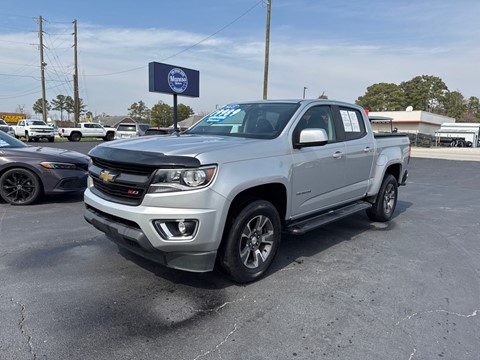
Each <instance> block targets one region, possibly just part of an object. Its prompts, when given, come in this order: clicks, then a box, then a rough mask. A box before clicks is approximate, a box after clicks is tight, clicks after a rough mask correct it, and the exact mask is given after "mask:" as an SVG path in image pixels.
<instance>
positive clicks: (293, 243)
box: [118, 201, 412, 289]
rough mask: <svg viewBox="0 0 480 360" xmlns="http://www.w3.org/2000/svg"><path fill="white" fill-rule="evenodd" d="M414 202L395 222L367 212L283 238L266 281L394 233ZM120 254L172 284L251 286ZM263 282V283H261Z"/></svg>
mask: <svg viewBox="0 0 480 360" xmlns="http://www.w3.org/2000/svg"><path fill="white" fill-rule="evenodd" d="M411 206H412V203H410V202H405V201H398V202H397V207H396V210H395V214H394V216H393V218H392V220H391V221H389V222H386V223H376V222H373V221H371V220H369V219H368V217H367V215H366V214H365V212H360V213H357V214H354V215H352V216H350V217H348V218H344V219H341V220H338V221H336V222H333V223H331V224H328V225H325V226H323V227H320V228H318V229H316V230H313V231H311V232H309V233H307V234H305V235H299V236H292V235H283V236H282V243H281V245H280V248H279V250H278V253H277V255H276V258H275V260H274V262H273V263H272V265H271V267H270V269H269V270H268V272H267V274H266V276H265V278H268V277H270V276H272V275H274V274H275V273H277V272H279V271H282V270H284V269H287V268H291V267H292V266H296V265H297V264H300V263H303V262H304V261H305V260H304V259H305V258H310V257H314V256H316V255H318V254H319V253H321V252H324V251H325V250H327V249H329V248H330V247H332V246H335V245H337V244H339V243H342V242H345V241H351V240H353V239H354V238H355V237H357V236H359V235H360V234H362V233H364V232H366V231H372V230H373V231H392V230H394V229H395V227H396V225H395V218H396V217H398V216H399V215H400V214H402V213H403V212H405V211H406V210H407V209H408V208H409V207H411ZM118 251H119V254H120V255H121V256H123V257H124V258H125V259H127V260H128V261H131V262H133V263H134V264H136V265H138V266H140V267H142V268H144V269H145V270H148V271H149V272H151V273H153V274H155V275H156V276H158V277H161V278H163V279H165V280H168V281H171V282H172V283H177V284H182V285H187V286H191V287H194V288H200V289H223V288H226V287H230V286H232V285H233V286H248V284H237V283H235V282H232V281H230V280H229V279H228V278H227V277H225V275H224V274H222V272H221V271H220V270H218V269H215V270H214V271H212V272H207V273H192V272H187V271H181V270H176V269H170V268H167V267H165V266H163V265H160V264H156V263H155V262H153V261H150V260H148V259H145V258H143V257H140V256H138V255H136V254H134V253H132V252H130V251H128V250H125V249H123V248H121V247H119V248H118ZM259 281H262V280H259Z"/></svg>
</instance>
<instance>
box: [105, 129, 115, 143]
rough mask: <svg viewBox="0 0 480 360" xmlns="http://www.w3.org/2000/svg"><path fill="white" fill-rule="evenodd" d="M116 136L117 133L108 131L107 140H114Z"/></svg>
mask: <svg viewBox="0 0 480 360" xmlns="http://www.w3.org/2000/svg"><path fill="white" fill-rule="evenodd" d="M114 138H115V133H114V132H112V131H110V132H108V133H107V136H105V141H112V140H113V139H114Z"/></svg>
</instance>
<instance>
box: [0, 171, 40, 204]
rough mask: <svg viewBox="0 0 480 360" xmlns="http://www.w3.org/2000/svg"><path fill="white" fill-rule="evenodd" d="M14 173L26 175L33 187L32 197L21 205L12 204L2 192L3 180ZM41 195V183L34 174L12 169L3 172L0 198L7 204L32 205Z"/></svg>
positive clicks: (0, 183) (0, 181) (0, 182)
mask: <svg viewBox="0 0 480 360" xmlns="http://www.w3.org/2000/svg"><path fill="white" fill-rule="evenodd" d="M15 172H21V173H23V174H25V175H27V176H28V177H30V179H31V180H32V182H33V183H34V185H35V192H34V194H33V196H32V197H30V199H28V200H27V201H25V202H22V203H15V202H12V201H11V200H10V199H9V198H8V197H7V196H6V195H5V194H4V192H3V182H4V180H5V178H7V177H8V176H9V175H10V174H11V173H15ZM41 194H42V184H41V181H40V179H39V178H38V177H37V175H35V173H33V172H32V171H30V170H27V169H15V168H14V169H10V170H7V171H5V172H4V173H3V174H2V176H1V177H0V196H1V197H2V199H3V200H5V201H6V202H7V203H9V204H11V205H30V204H32V203H34V202H35V201H37V200H38V198H39V197H40V195H41Z"/></svg>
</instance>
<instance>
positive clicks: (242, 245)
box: [218, 200, 281, 283]
mask: <svg viewBox="0 0 480 360" xmlns="http://www.w3.org/2000/svg"><path fill="white" fill-rule="evenodd" d="M227 231H228V232H227V233H226V234H225V238H224V239H223V243H222V246H221V248H220V252H219V259H218V260H219V266H220V267H221V268H222V269H223V270H224V271H225V272H226V273H227V274H228V275H229V276H230V277H231V278H232V279H233V280H234V281H236V282H239V283H245V282H251V281H254V280H257V279H259V278H260V277H261V276H263V275H264V274H265V272H266V271H267V269H268V268H269V266H270V265H271V263H272V261H273V259H274V257H275V254H276V252H277V249H278V247H279V245H280V239H281V222H280V217H279V215H278V212H277V209H276V208H275V207H274V206H273V205H272V204H271V203H269V202H268V201H265V200H255V201H252V202H250V203H248V204H247V205H246V206H245V207H243V208H242V209H241V210H240V211H238V212H237V213H235V214H234V215H233V216H232V217H231V218H230V222H229V229H228V230H227Z"/></svg>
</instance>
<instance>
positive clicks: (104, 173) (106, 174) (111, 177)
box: [100, 170, 118, 183]
mask: <svg viewBox="0 0 480 360" xmlns="http://www.w3.org/2000/svg"><path fill="white" fill-rule="evenodd" d="M117 176H118V175H116V174H110V172H109V171H108V170H102V172H101V173H100V179H102V180H103V182H106V183H108V182H112V181H113V180H114V179H115V178H116V177H117Z"/></svg>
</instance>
